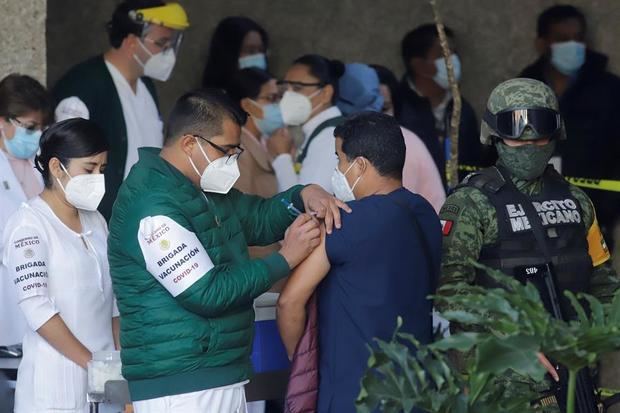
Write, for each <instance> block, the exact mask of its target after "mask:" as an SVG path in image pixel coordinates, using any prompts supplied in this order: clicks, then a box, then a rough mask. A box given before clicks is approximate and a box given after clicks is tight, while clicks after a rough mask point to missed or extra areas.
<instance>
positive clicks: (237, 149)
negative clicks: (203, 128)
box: [192, 135, 245, 165]
mask: <svg viewBox="0 0 620 413" xmlns="http://www.w3.org/2000/svg"><path fill="white" fill-rule="evenodd" d="M192 136H193V137H195V138H200V139H202V140H203V141H205V142H207V143H208V144H209V145H211V146H212V147H213V148H215V149H216V150H217V151H219V152H221V153H222V154H223V155H224V156H227V158H226V161H225V163H226V165H230V164H231V163H233V162H235V161H237V159H239V157H240V156H241V154H242V153H243V151H245V149H243V147H242V146H241V145H225V146H220V145H218V144H215V143H213V142H211V141H210V140H208V139H205V138H203V137H202V136H200V135H192ZM231 151H234V152H233V153H230V152H231Z"/></svg>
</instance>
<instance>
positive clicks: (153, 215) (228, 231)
mask: <svg viewBox="0 0 620 413" xmlns="http://www.w3.org/2000/svg"><path fill="white" fill-rule="evenodd" d="M244 123H245V114H243V113H242V112H240V111H239V109H238V108H237V107H236V106H235V104H234V103H232V102H231V101H230V99H229V98H228V97H227V96H226V95H225V94H224V93H223V92H217V91H200V92H191V93H188V94H186V95H184V96H183V97H181V98H180V99H179V100H178V101H177V103H176V105H175V107H174V108H173V110H172V112H171V115H170V119H169V121H168V125H167V131H166V136H165V142H164V148H163V149H162V150H161V151H160V150H159V149H154V148H142V149H141V150H140V160H139V161H138V163H137V164H136V165H135V166H134V167H133V168H132V170H131V172H130V173H129V176H128V177H127V179H126V181H125V182H124V183H123V185H122V186H121V189H120V191H119V195H118V198H117V201H116V203H115V205H114V209H113V214H112V219H111V221H110V237H109V242H108V244H109V245H108V255H109V262H110V272H111V275H112V281H113V284H114V292H115V294H116V297H117V301H118V306H119V309H120V313H121V346H122V350H121V358H122V361H123V375H124V377H125V378H126V379H127V380H128V382H129V388H130V392H131V397H132V400H133V401H134V409H135V411H136V413H142V412H168V411H170V412H180V411H183V412H193V411H200V412H217V413H228V412H245V411H246V406H245V395H244V388H243V386H244V384H245V383H246V382H247V380H248V379H249V377H250V376H251V374H252V366H251V362H250V352H251V344H252V337H253V322H254V311H253V308H252V303H253V300H254V298H255V297H257V296H259V295H260V294H262V293H263V292H265V291H267V290H268V289H269V287H270V286H271V285H272V284H273V283H275V282H276V281H278V280H280V279H282V278H284V277H286V276H287V275H288V274H289V272H290V270H291V269H292V268H294V267H295V266H297V265H298V264H299V263H300V262H301V261H302V260H303V259H305V258H306V257H307V256H308V254H309V253H310V252H311V251H312V250H313V249H314V248H315V247H316V246H317V245H318V244H319V241H320V230H319V227H318V222H317V220H316V219H313V218H312V216H311V215H310V214H302V215H300V216H299V217H298V218H297V219H295V217H294V214H292V213H291V210H294V208H292V206H294V207H295V208H297V209H299V210H306V211H308V212H311V213H313V214H315V215H317V216H318V217H319V218H324V219H325V221H326V223H327V225H328V227H332V226H336V227H337V228H339V227H340V214H339V207H341V208H343V209H347V210H348V208H347V207H346V205H344V204H342V203H341V202H339V201H337V200H336V199H335V198H334V197H332V196H330V195H329V194H327V193H326V192H325V191H324V190H322V189H321V188H320V187H318V186H315V185H310V186H307V187H301V186H297V187H294V188H291V189H290V190H289V191H287V192H284V193H282V194H279V195H277V196H275V197H274V198H272V199H262V198H259V197H254V196H249V195H244V194H242V193H240V192H238V191H236V190H234V189H231V188H232V186H233V185H234V183H235V181H236V179H237V178H238V177H239V169H238V167H237V158H238V157H239V155H240V154H241V152H242V151H243V149H242V148H241V147H240V146H239V142H240V140H239V139H240V131H241V129H240V126H241V125H243V124H244ZM282 200H284V201H285V203H286V204H289V205H290V207H289V208H287V205H285V204H284V203H283V202H282ZM294 219H295V220H294ZM287 228H288V231H287ZM330 230H331V228H330ZM285 231H286V234H285ZM283 238H284V241H283V244H282V249H281V250H280V252H279V253H273V254H272V255H269V256H267V257H266V258H263V259H254V260H250V259H249V257H248V252H247V246H248V245H268V244H272V243H274V242H276V241H278V240H281V239H283Z"/></svg>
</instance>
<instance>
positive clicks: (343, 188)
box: [332, 161, 362, 202]
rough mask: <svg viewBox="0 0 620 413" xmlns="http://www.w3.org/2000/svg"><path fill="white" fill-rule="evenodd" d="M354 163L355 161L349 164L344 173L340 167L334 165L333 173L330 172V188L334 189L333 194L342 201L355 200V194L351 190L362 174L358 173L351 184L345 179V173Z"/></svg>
mask: <svg viewBox="0 0 620 413" xmlns="http://www.w3.org/2000/svg"><path fill="white" fill-rule="evenodd" d="M354 164H355V161H354V162H353V163H351V165H349V167H348V168H347V170H346V171H344V173H342V172H340V169H338V167H337V166H336V169H334V173H333V174H332V189H333V190H334V196H335V197H336V198H338V199H339V200H341V201H342V202H351V201H355V194H354V193H353V190H354V189H355V187H356V186H357V184H358V183H359V181H360V179H362V176H361V175H360V176H359V177H358V178H357V179H356V180H355V182H354V183H353V186H350V185H349V181H347V174H348V173H349V171H350V170H351V168H353V165H354Z"/></svg>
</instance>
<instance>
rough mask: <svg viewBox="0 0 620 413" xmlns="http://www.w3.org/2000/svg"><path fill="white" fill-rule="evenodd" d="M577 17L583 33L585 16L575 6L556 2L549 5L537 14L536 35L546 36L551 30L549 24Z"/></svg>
mask: <svg viewBox="0 0 620 413" xmlns="http://www.w3.org/2000/svg"><path fill="white" fill-rule="evenodd" d="M570 19H577V20H579V22H580V23H581V27H582V29H583V31H584V33H585V31H586V17H585V16H584V14H583V13H582V12H581V10H579V9H578V8H577V7H575V6H570V5H568V4H558V5H556V6H551V7H549V8H548V9H546V10H545V11H543V12H542V13H541V14H540V16H538V22H537V24H536V33H537V34H538V37H546V36H547V35H548V34H549V32H550V31H551V26H552V25H554V24H556V23H561V22H563V21H566V20H570Z"/></svg>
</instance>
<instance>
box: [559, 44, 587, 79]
mask: <svg viewBox="0 0 620 413" xmlns="http://www.w3.org/2000/svg"><path fill="white" fill-rule="evenodd" d="M585 62H586V45H585V44H583V43H580V42H575V41H573V40H571V41H568V42H560V43H553V44H552V45H551V64H552V65H553V67H555V68H556V69H557V70H558V71H559V72H560V73H563V74H565V75H566V76H574V75H576V74H577V72H578V71H579V69H581V66H583V64H584V63H585Z"/></svg>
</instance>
